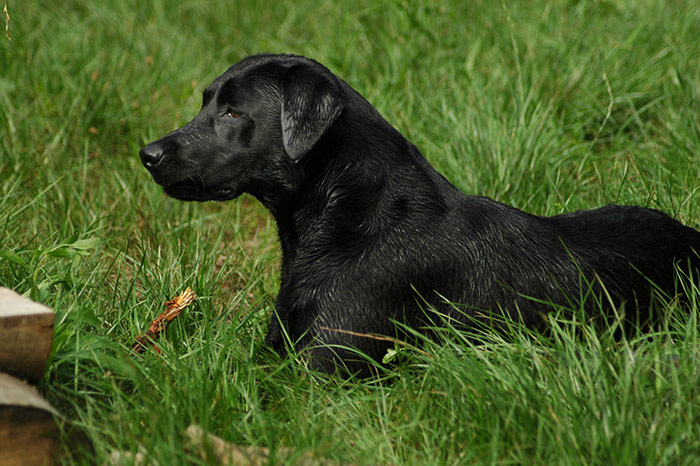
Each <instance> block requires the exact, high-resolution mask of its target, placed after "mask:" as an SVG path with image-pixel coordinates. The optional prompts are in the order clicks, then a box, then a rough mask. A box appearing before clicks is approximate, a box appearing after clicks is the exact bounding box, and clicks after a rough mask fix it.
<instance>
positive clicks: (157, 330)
mask: <svg viewBox="0 0 700 466" xmlns="http://www.w3.org/2000/svg"><path fill="white" fill-rule="evenodd" d="M194 300H195V295H194V291H192V290H191V289H190V288H189V287H188V288H187V289H186V290H185V291H183V292H182V294H180V295H178V296H176V297H175V298H174V299H172V300H171V301H168V302H166V303H165V306H166V307H165V311H163V313H162V314H161V315H159V316H158V317H156V319H155V320H154V321H153V322H151V325H150V326H149V327H148V330H146V332H145V333H143V334H141V335H139V337H138V338H136V341H135V342H134V344H133V345H131V349H132V350H133V351H135V352H137V353H143V352H144V351H145V350H146V347H147V346H148V345H149V344H153V340H155V339H156V338H158V337H159V336H160V334H161V333H162V332H163V331H164V330H165V327H166V326H167V325H168V324H169V323H170V322H172V320H173V319H174V318H175V317H177V316H178V315H180V312H182V310H183V309H184V308H186V307H187V306H189V305H190V304H191V303H192V301H194ZM153 346H154V347H155V348H156V351H158V347H157V346H155V345H153Z"/></svg>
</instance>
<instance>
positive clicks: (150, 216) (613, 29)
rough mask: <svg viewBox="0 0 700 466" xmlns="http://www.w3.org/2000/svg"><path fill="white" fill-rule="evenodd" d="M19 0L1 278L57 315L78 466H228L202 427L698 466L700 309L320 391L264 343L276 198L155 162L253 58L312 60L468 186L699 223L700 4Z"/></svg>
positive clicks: (479, 350) (2, 46)
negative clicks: (198, 443)
mask: <svg viewBox="0 0 700 466" xmlns="http://www.w3.org/2000/svg"><path fill="white" fill-rule="evenodd" d="M7 5H8V10H9V13H10V16H11V18H12V20H11V22H10V35H11V39H12V40H11V41H8V40H6V39H5V38H4V37H2V38H0V70H1V71H0V110H1V111H0V189H1V190H2V192H1V193H0V284H1V285H2V286H6V287H10V288H13V289H16V290H17V291H19V292H20V293H24V294H26V295H28V296H30V297H32V298H33V299H36V300H38V301H40V302H43V303H45V304H47V305H49V306H51V307H52V308H54V309H55V310H56V313H57V319H56V331H55V333H56V336H55V343H54V347H53V351H52V355H51V359H50V362H49V365H48V367H47V372H46V376H45V377H44V379H43V380H42V382H41V385H40V389H41V391H42V393H43V394H44V395H45V396H46V397H47V398H48V399H49V400H50V401H51V402H52V403H53V404H54V405H55V406H56V407H57V408H58V409H59V410H60V411H61V412H63V413H64V414H65V416H66V421H65V422H64V423H63V424H62V431H63V434H62V437H61V445H62V447H63V448H62V449H63V457H62V461H64V462H66V463H77V464H91V463H98V464H100V463H103V462H104V460H105V459H106V458H107V457H108V455H109V454H110V453H111V452H112V451H113V450H117V449H118V450H129V451H134V452H135V451H139V450H141V451H145V452H146V454H147V456H148V457H149V458H152V459H157V460H158V461H159V463H160V464H178V463H184V462H194V463H198V462H202V460H201V459H200V456H199V452H198V451H191V450H187V449H185V447H184V446H183V444H182V440H181V433H182V431H183V430H184V429H185V428H186V427H187V426H188V425H189V424H190V423H198V424H200V425H201V426H203V427H204V428H205V429H207V430H209V431H210V432H212V433H215V434H217V435H219V436H221V437H223V438H224V439H226V440H230V441H233V442H236V443H239V444H246V445H264V446H269V447H270V448H272V450H273V452H274V451H277V449H278V448H280V447H293V448H294V449H295V451H297V452H298V453H299V455H302V454H304V453H305V452H311V453H312V454H314V455H315V456H316V457H318V458H331V459H334V460H337V461H340V462H347V463H357V464H375V463H382V464H426V463H429V464H458V463H478V464H491V463H497V464H501V463H505V464H533V463H534V464H552V463H555V464H613V463H614V464H645V463H646V464H693V463H695V462H696V461H697V459H696V458H697V457H698V455H700V427H698V426H700V371H698V369H697V367H698V364H699V363H700V336H699V335H698V321H697V319H698V316H699V314H700V311H699V310H700V306H698V305H697V302H695V301H694V302H693V305H691V306H690V309H676V308H671V309H670V310H669V314H670V318H669V321H668V325H667V328H665V329H664V330H663V331H661V332H660V333H659V334H656V335H653V336H648V335H640V336H632V337H630V338H627V339H623V340H622V341H615V340H614V339H613V338H612V337H611V335H610V332H608V331H604V330H600V329H594V328H590V327H588V326H586V325H583V324H577V323H570V322H566V321H565V320H564V319H560V320H556V321H555V323H556V325H557V327H556V329H555V331H554V332H553V334H552V335H551V336H550V337H548V338H540V339H539V341H536V342H533V339H532V338H530V337H529V336H527V334H526V332H523V331H519V330H517V329H516V330H515V331H514V335H513V336H512V338H511V339H510V340H509V341H508V342H505V341H501V340H499V339H498V337H495V336H492V335H491V336H490V335H488V334H486V335H482V336H480V337H479V338H476V339H474V340H466V339H464V336H463V335H460V334H458V333H455V332H448V333H449V335H446V338H445V341H443V342H441V343H440V344H433V343H427V344H426V346H425V348H424V351H425V352H420V351H413V350H410V349H406V348H399V358H398V359H400V360H401V363H400V364H399V365H398V367H396V368H394V369H391V370H389V371H388V372H387V373H386V374H385V375H384V380H382V381H377V380H369V381H354V380H351V381H343V380H336V379H333V378H331V379H327V378H323V377H317V376H314V375H313V374H311V373H310V372H309V371H308V370H306V369H305V368H304V365H303V364H302V363H300V362H299V361H295V360H294V359H293V358H291V357H290V358H288V359H286V360H279V359H276V358H274V357H272V356H270V355H268V354H266V353H265V351H264V350H263V347H262V340H263V338H264V334H265V330H266V326H267V322H266V320H267V318H268V316H269V314H270V312H271V311H272V307H273V304H274V298H275V294H276V291H277V288H278V286H279V278H278V271H279V257H280V253H279V247H278V245H277V239H276V231H275V225H274V222H273V220H272V219H271V217H270V216H269V214H268V213H267V212H266V211H265V209H264V208H263V207H262V206H261V205H260V204H258V203H257V201H255V200H254V199H253V198H251V197H246V196H244V197H242V198H241V199H239V200H236V201H234V202H230V203H209V204H187V203H180V202H178V201H175V200H173V199H169V198H167V197H166V196H165V195H164V194H163V193H162V192H161V190H160V189H159V188H158V186H156V185H155V183H153V182H152V180H151V179H150V176H149V174H148V173H147V172H146V170H145V169H143V167H142V166H141V164H140V162H139V160H138V157H137V153H138V149H139V148H140V147H141V145H143V144H144V143H146V142H148V141H149V140H152V139H154V138H156V137H157V136H160V135H163V134H165V133H166V132H167V131H170V130H172V129H174V128H176V127H178V126H179V125H182V124H183V123H184V122H186V121H187V120H188V119H190V118H191V117H193V116H194V115H195V114H196V112H197V110H198V108H199V104H200V101H201V91H202V90H203V88H204V87H205V86H206V85H207V84H208V82H210V81H211V80H212V79H213V78H214V77H216V76H217V75H218V74H220V73H221V72H223V71H224V70H225V69H226V68H227V67H228V66H230V65H231V64H233V63H235V62H236V61H238V60H239V59H241V58H242V57H244V56H246V55H248V54H251V53H255V52H261V51H270V52H290V53H300V54H304V55H308V56H311V57H314V58H316V59H317V60H319V61H321V62H322V63H325V64H326V65H327V66H329V67H330V68H331V70H333V71H334V72H336V73H337V74H338V75H340V76H342V77H343V78H344V79H346V80H347V81H348V82H349V83H350V84H351V85H353V86H354V87H355V88H356V89H358V90H359V91H360V92H361V93H362V94H363V95H365V96H366V97H367V98H368V99H369V100H370V101H371V102H373V103H374V104H375V106H376V107H377V108H378V109H379V110H380V111H381V112H382V113H383V114H384V115H385V117H386V118H387V119H388V120H389V121H390V122H391V123H392V124H394V125H395V126H396V127H397V128H398V129H399V130H400V131H401V132H402V133H404V134H405V135H406V136H407V137H408V138H409V139H411V140H412V141H413V142H414V143H415V144H417V145H418V147H420V148H421V149H422V151H423V153H424V154H425V156H426V157H427V158H428V159H429V160H430V161H431V162H432V163H433V164H434V165H435V166H436V167H437V168H438V169H439V170H440V171H441V172H443V173H444V174H445V175H446V176H447V177H448V178H449V179H450V180H451V181H452V182H453V183H455V184H456V185H457V186H458V187H460V188H461V189H462V190H464V191H466V192H469V193H475V194H482V195H487V196H490V197H493V198H495V199H498V200H500V201H503V202H506V203H509V204H511V205H514V206H516V207H519V208H522V209H525V210H527V211H529V212H533V213H536V214H547V215H552V214H557V213H561V212H569V211H574V210H577V209H584V208H592V207H596V206H600V205H602V204H606V203H612V202H615V203H622V204H638V205H644V206H649V207H653V208H657V209H661V210H664V211H665V212H667V213H669V214H670V215H672V216H674V217H676V218H678V219H680V220H681V221H683V222H684V223H686V224H689V225H691V226H694V227H696V228H697V227H700V193H698V190H697V187H698V185H699V182H700V162H699V159H698V155H699V152H700V40H699V39H700V5H698V4H697V2H695V1H693V0H687V1H682V0H678V1H673V2H667V1H662V0H629V1H622V0H620V1H616V0H608V1H605V0H600V1H584V0H581V1H575V0H568V1H565V0H556V1H555V0H552V1H549V2H545V1H519V2H492V1H488V0H480V1H471V2H463V1H457V0H450V1H447V2H444V3H443V4H442V5H437V4H434V3H433V2H424V4H417V3H416V2H413V3H410V2H409V3H404V2H399V1H390V0H373V1H355V0H353V1H345V2H339V1H338V2H336V1H329V0H311V1H307V2H295V3H294V4H292V2H269V3H268V4H265V5H261V2H258V1H240V2H233V1H224V0H212V1H206V2H205V1H198V0H193V1H188V2H166V1H165V0H154V1H152V2H138V1H133V0H120V1H113V0H108V1H100V2H94V1H79V0H70V1H68V0H66V1H62V2H48V1H43V0H35V1H14V0H8V2H7ZM57 5H60V6H57ZM685 285H686V286H688V287H689V288H690V287H694V286H696V285H693V284H689V283H686V284H685ZM187 286H190V287H192V288H193V289H194V290H195V291H196V293H197V295H198V297H199V299H198V300H197V301H196V303H195V304H194V305H193V306H192V307H190V308H188V309H187V310H186V311H185V312H184V314H183V316H181V317H180V318H179V319H178V320H176V321H175V322H174V323H173V325H172V326H171V327H169V328H168V331H167V334H166V336H165V338H164V339H162V340H161V341H160V342H159V346H160V347H161V348H162V350H163V354H162V355H160V356H159V355H157V354H155V353H154V352H149V353H146V354H145V355H143V356H142V357H132V355H131V354H130V351H129V346H130V345H131V343H132V342H133V340H134V338H135V337H136V336H137V335H138V334H139V333H140V332H141V331H143V330H144V329H145V328H146V327H147V326H148V324H149V322H150V320H151V319H153V318H154V317H155V316H156V315H157V314H158V313H159V312H161V311H162V303H163V302H164V301H166V300H167V299H170V298H171V297H173V296H174V295H176V294H177V293H179V292H181V291H182V290H183V289H184V288H185V287H187ZM691 295H692V296H693V297H694V299H700V294H699V293H698V292H697V289H695V288H694V291H693V292H692V293H691ZM288 461H290V462H293V460H288Z"/></svg>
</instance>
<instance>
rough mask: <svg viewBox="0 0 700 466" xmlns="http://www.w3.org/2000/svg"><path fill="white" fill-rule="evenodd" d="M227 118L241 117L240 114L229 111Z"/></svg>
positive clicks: (226, 114)
mask: <svg viewBox="0 0 700 466" xmlns="http://www.w3.org/2000/svg"><path fill="white" fill-rule="evenodd" d="M225 116H228V117H231V118H238V117H239V116H241V114H240V113H238V112H234V111H233V110H229V111H228V112H226V113H225Z"/></svg>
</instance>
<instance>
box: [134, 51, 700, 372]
mask: <svg viewBox="0 0 700 466" xmlns="http://www.w3.org/2000/svg"><path fill="white" fill-rule="evenodd" d="M140 156H141V160H142V162H143V164H144V165H145V166H146V168H147V169H148V170H149V171H150V172H151V174H152V175H153V178H154V180H155V181H156V182H157V183H158V184H160V185H162V186H163V189H164V190H165V192H166V193H167V194H169V195H170V196H173V197H175V198H178V199H182V200H186V201H208V200H218V201H224V200H228V199H233V198H235V197H236V196H238V195H240V194H241V193H244V192H246V193H250V194H252V195H254V196H255V197H256V198H257V199H258V200H260V202H262V203H263V204H264V205H265V206H266V207H267V208H268V209H269V210H270V211H271V212H272V215H273V216H274V218H275V220H276V222H277V226H278V230H279V237H280V242H281V246H282V252H283V261H282V272H281V273H282V280H281V287H280V291H279V295H278V297H277V302H276V313H275V315H274V316H273V318H272V320H271V322H270V327H269V333H268V335H267V339H266V340H267V343H268V344H269V345H270V346H272V348H274V349H275V350H276V351H278V352H280V353H283V352H284V351H285V339H286V338H287V337H288V338H289V341H291V342H293V343H294V345H295V346H296V347H297V348H298V349H302V348H304V349H305V353H307V354H308V360H309V361H310V363H311V365H312V366H313V367H315V368H317V369H320V370H323V371H328V372H331V371H333V370H334V368H335V367H336V366H337V365H338V363H342V365H343V366H345V369H346V370H348V371H350V372H360V373H363V374H366V373H368V371H369V369H368V367H369V366H368V365H367V364H366V362H364V361H363V360H362V358H360V357H358V353H357V351H356V350H360V352H362V353H364V354H365V355H367V356H370V357H371V358H374V359H375V360H377V359H381V357H382V356H383V355H384V354H385V352H386V350H387V347H388V346H389V345H390V344H391V343H389V342H387V341H386V340H382V339H378V338H371V337H369V336H368V335H388V336H396V335H397V326H396V325H395V323H396V322H400V323H402V324H404V325H402V327H403V328H414V329H418V330H419V331H420V330H421V329H424V328H425V326H426V324H429V325H430V324H432V325H435V322H438V325H439V323H444V322H445V321H447V322H449V323H450V324H452V325H463V326H465V327H468V326H469V325H472V324H473V323H475V322H476V323H480V322H482V321H486V322H495V321H497V320H498V319H497V317H500V318H501V319H505V320H506V321H507V320H508V319H514V320H517V321H519V322H521V323H523V324H525V325H527V326H533V327H534V326H539V325H540V324H541V323H542V322H543V320H544V319H543V316H544V315H545V314H546V313H547V312H549V311H551V310H552V309H553V308H554V306H553V305H561V306H564V307H565V308H569V309H584V310H585V311H586V312H587V313H588V315H589V316H590V317H594V316H596V315H601V309H602V310H603V311H604V312H603V313H602V314H606V313H607V314H608V315H609V316H610V315H612V313H613V312H623V311H624V312H625V315H626V317H627V318H628V319H630V320H632V321H634V322H635V323H645V322H648V321H649V320H650V319H651V318H652V317H653V316H652V314H653V313H652V312H651V311H650V309H651V308H653V307H654V306H652V303H653V301H654V296H655V295H656V293H658V292H661V293H662V294H665V295H666V297H674V296H675V295H676V294H677V289H676V288H677V286H676V283H677V280H676V278H677V273H676V272H677V268H678V267H680V268H681V269H683V270H685V271H686V272H688V271H691V273H692V274H693V275H694V276H695V272H694V271H695V270H696V269H698V268H700V259H699V258H698V254H697V253H698V252H700V233H698V232H697V231H695V230H693V229H691V228H688V227H685V226H683V225H682V224H680V223H679V222H677V221H675V220H673V219H672V218H670V217H669V216H667V215H665V214H663V213H661V212H659V211H656V210H651V209H646V208H641V207H631V206H616V205H611V206H607V207H603V208H599V209H596V210H590V211H582V212H575V213H569V214H564V215H557V216H554V217H538V216H535V215H530V214H527V213H525V212H522V211H520V210H517V209H515V208H512V207H509V206H507V205H504V204H500V203H498V202H495V201H493V200H490V199H487V198H484V197H478V196H467V195H465V194H463V193H462V192H460V191H459V190H457V188H455V187H454V186H453V185H452V184H450V182H449V181H447V180H446V179H445V178H444V177H443V176H442V175H440V174H439V173H438V172H436V171H435V169H434V168H433V167H432V166H431V165H430V164H429V163H428V162H427V161H426V159H425V158H423V156H422V155H421V153H420V152H419V151H418V149H417V148H416V147H415V146H414V145H413V144H411V143H410V142H409V141H407V140H406V139H405V138H404V137H403V136H402V135H401V134H399V132H398V131H397V130H396V129H394V128H393V127H392V126H391V125H390V124H389V123H387V121H386V120H384V118H382V116H381V115H380V114H379V112H378V111H377V110H376V109H375V108H374V107H373V106H372V105H371V104H370V103H369V102H368V101H367V100H365V99H364V98H363V97H362V96H361V95H360V94H358V93H357V92H356V91H355V90H354V89H353V88H352V87H350V86H349V85H348V84H347V83H345V82H344V81H343V80H342V79H340V78H338V77H337V76H335V75H334V74H332V73H331V72H330V71H329V70H328V69H327V68H325V67H324V66H323V65H321V64H319V63H317V62H316V61H314V60H311V59H308V58H304V57H299V56H291V55H256V56H251V57H248V58H246V59H244V60H243V61H241V62H239V63H238V64H236V65H234V66H233V67H231V68H229V69H228V70H227V71H226V72H225V73H224V74H223V75H221V76H220V77H218V78H217V79H216V80H214V82H213V83H212V84H211V85H210V86H209V87H207V89H206V90H205V91H204V101H203V104H202V109H201V111H200V112H199V114H198V115H197V116H196V117H195V118H194V119H193V120H192V121H191V122H189V123H188V124H186V125H185V126H183V127H182V128H180V129H178V130H176V131H173V132H172V133H170V134H168V135H167V136H165V137H163V138H162V139H159V140H157V141H155V142H152V143H151V144H149V145H147V146H146V147H144V148H143V149H141V152H140ZM651 283H653V284H654V285H652V284H651ZM435 316H437V318H435ZM433 328H434V327H433ZM399 333H400V332H399Z"/></svg>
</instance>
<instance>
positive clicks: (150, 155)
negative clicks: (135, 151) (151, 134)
mask: <svg viewBox="0 0 700 466" xmlns="http://www.w3.org/2000/svg"><path fill="white" fill-rule="evenodd" d="M164 153H165V152H164V151H163V147H162V146H161V145H160V144H149V145H147V146H146V147H144V148H143V149H141V151H140V152H139V155H140V156H141V162H142V163H143V164H144V165H145V166H146V168H148V169H149V170H150V169H151V168H153V167H155V166H156V165H158V164H159V163H160V161H161V160H163V154H164Z"/></svg>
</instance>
